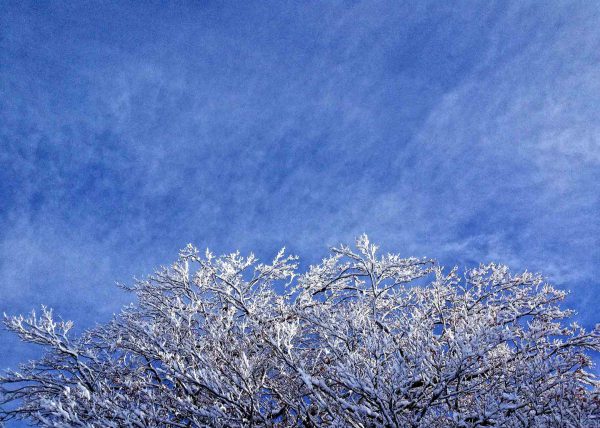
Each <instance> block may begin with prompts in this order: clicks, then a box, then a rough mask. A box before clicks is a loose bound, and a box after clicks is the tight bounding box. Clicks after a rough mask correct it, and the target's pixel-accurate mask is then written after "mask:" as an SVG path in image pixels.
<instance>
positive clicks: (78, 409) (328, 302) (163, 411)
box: [0, 236, 600, 427]
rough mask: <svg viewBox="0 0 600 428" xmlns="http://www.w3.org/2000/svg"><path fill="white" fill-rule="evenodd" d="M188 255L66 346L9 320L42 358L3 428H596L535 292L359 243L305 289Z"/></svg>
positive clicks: (505, 275) (303, 282)
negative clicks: (29, 426)
mask: <svg viewBox="0 0 600 428" xmlns="http://www.w3.org/2000/svg"><path fill="white" fill-rule="evenodd" d="M297 269H298V267H297V258H296V257H293V256H287V255H285V253H284V251H283V250H282V251H280V252H279V254H278V255H277V256H276V257H275V259H274V260H273V261H272V262H271V263H269V264H260V263H258V261H257V259H256V258H255V257H254V256H253V255H250V256H248V257H242V256H241V255H240V254H239V253H233V254H230V255H226V256H221V257H215V256H213V254H211V253H210V252H209V251H207V252H206V254H205V255H203V256H202V255H200V254H199V253H198V251H197V250H196V249H195V248H193V247H191V246H188V247H187V248H186V249H185V250H183V251H182V252H181V253H180V256H179V259H178V260H177V262H175V263H174V264H173V265H172V266H170V267H169V268H162V269H160V270H159V271H157V272H156V273H155V274H154V275H152V276H150V277H149V278H148V279H146V280H142V281H137V282H136V283H135V284H134V285H132V286H131V287H128V288H129V290H131V292H133V293H135V295H136V296H137V303H136V304H132V305H130V306H128V307H126V308H124V309H123V311H122V312H121V313H120V314H119V315H118V316H115V317H114V319H113V320H112V321H111V322H109V323H107V324H106V325H102V326H99V327H96V328H94V329H92V330H89V331H87V332H86V333H85V334H83V335H82V336H81V337H77V338H73V337H71V336H70V335H69V330H70V329H71V327H72V324H71V323H70V322H62V321H56V320H55V319H54V318H53V315H52V312H51V311H50V310H48V309H46V308H43V309H42V312H41V314H39V315H37V314H35V313H32V314H31V315H30V316H28V317H23V316H11V317H6V318H5V324H6V326H7V328H8V329H9V330H11V331H13V332H15V333H16V334H18V335H19V336H20V337H21V339H22V340H24V341H26V342H32V343H37V344H40V345H42V346H44V347H45V348H46V350H47V352H46V354H45V356H44V357H43V358H41V359H40V360H38V361H32V362H30V363H28V364H24V365H22V366H21V367H20V370H19V371H14V372H12V371H11V372H7V373H5V374H4V375H3V376H1V377H0V403H2V406H3V407H2V410H0V420H4V421H8V420H12V419H25V420H28V421H29V422H31V423H34V424H37V425H41V426H52V427H79V426H81V427H209V426H210V427H241V426H248V427H250V426H255V427H286V426H306V427H320V426H332V427H486V426H498V427H590V426H600V394H599V391H600V389H599V386H600V385H599V384H598V382H597V380H596V379H595V377H594V375H593V374H591V373H590V371H589V370H590V367H591V364H592V363H591V358H590V354H591V353H592V352H594V351H598V350H600V330H599V329H598V328H596V330H594V331H593V332H586V331H585V330H584V329H582V328H581V327H580V326H578V325H577V324H568V321H567V319H568V318H569V316H571V315H572V312H571V311H569V310H564V309H561V307H560V306H559V304H560V302H561V301H562V300H563V299H564V297H565V293H564V292H562V291H559V290H557V289H555V288H553V287H552V286H550V285H548V284H546V283H544V281H543V279H542V278H541V277H540V276H539V275H534V274H531V273H528V272H526V273H523V274H520V275H514V274H511V273H510V272H509V270H508V269H507V268H506V267H505V266H500V265H496V264H490V265H482V266H480V267H479V268H476V269H472V270H468V271H466V272H465V274H464V275H459V274H458V272H457V270H456V269H454V270H451V271H449V272H444V271H443V270H442V269H441V268H439V267H438V266H436V264H435V263H434V262H432V261H431V260H423V259H416V258H401V257H399V256H398V255H394V254H387V255H383V256H379V255H378V254H377V247H376V246H374V245H372V244H371V243H370V242H369V241H368V239H367V237H366V236H362V237H360V238H359V239H358V240H357V243H356V248H355V249H351V248H349V247H347V246H340V247H338V248H333V249H332V252H331V254H330V256H329V257H328V258H326V259H324V260H323V261H322V263H320V264H319V265H316V266H311V267H310V268H309V269H308V271H307V272H305V273H303V274H298V273H297Z"/></svg>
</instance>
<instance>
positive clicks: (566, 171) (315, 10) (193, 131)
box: [0, 1, 600, 367]
mask: <svg viewBox="0 0 600 428" xmlns="http://www.w3.org/2000/svg"><path fill="white" fill-rule="evenodd" d="M66 3H75V5H68V4H66ZM145 3H146V4H145V5H144V6H141V3H139V2H137V4H134V3H130V4H129V3H127V2H121V1H120V2H115V3H114V4H110V3H108V2H104V3H103V4H102V5H100V3H86V4H84V3H83V2H54V3H50V2H45V1H42V2H31V3H27V2H8V1H7V2H3V4H2V7H1V9H2V10H1V11H0V312H2V311H5V312H8V313H19V312H25V311H29V310H30V309H32V308H35V307H38V306H39V305H40V304H42V303H45V304H47V305H49V306H51V307H54V308H55V311H56V312H57V313H59V314H61V315H62V316H63V317H65V318H69V319H74V320H75V321H76V322H77V323H78V324H79V325H80V326H82V327H86V326H91V325H93V324H94V323H96V322H102V321H104V320H106V319H108V318H109V317H110V316H111V315H112V313H113V312H117V311H118V310H119V308H120V307H121V305H122V304H124V303H125V302H128V301H129V300H130V298H131V297H130V296H127V295H124V294H122V292H121V291H120V290H118V289H117V288H116V287H115V286H114V282H115V281H120V282H126V283H127V282H131V278H132V277H133V276H134V275H138V276H143V275H145V274H146V273H150V271H151V270H152V269H153V268H154V267H155V266H157V265H159V264H166V263H169V262H170V261H172V260H174V258H175V257H176V255H177V251H178V249H180V248H182V247H183V246H184V245H185V244H187V243H188V242H192V243H194V244H196V245H197V246H199V247H201V248H204V247H207V246H209V247H210V248H211V249H213V250H214V251H215V252H217V253H221V252H225V251H230V250H234V249H238V248H239V249H241V250H242V251H250V250H253V251H255V252H257V254H258V255H259V256H262V257H271V256H272V255H273V254H274V253H275V252H276V250H277V249H278V248H279V247H281V246H282V245H286V246H287V247H288V248H289V249H290V250H291V251H292V252H294V253H296V254H299V255H300V256H302V257H303V258H304V259H305V260H307V261H309V262H314V261H317V260H318V259H320V258H321V257H322V256H324V255H325V254H326V250H327V246H329V245H332V244H337V243H339V242H349V241H352V239H353V238H354V237H355V236H357V235H358V234H360V233H362V232H366V233H368V234H369V235H370V237H371V238H372V239H373V240H374V241H376V242H379V243H380V244H382V247H383V249H384V250H390V251H397V252H400V253H401V254H403V255H406V256H413V255H414V256H429V257H434V258H438V259H439V260H441V262H442V263H443V264H446V265H453V264H456V263H460V264H472V263H476V262H479V261H482V262H489V261H496V262H501V263H506V264H508V265H510V266H511V267H513V268H514V269H515V270H521V269H525V268H528V269H529V270H533V271H541V272H543V273H545V274H546V275H548V277H549V278H550V280H551V281H552V282H553V283H555V284H556V285H558V286H560V287H563V288H568V289H571V290H573V294H572V295H571V296H570V298H569V301H570V303H571V304H572V305H573V306H574V307H575V308H576V309H577V310H578V312H579V314H578V319H579V320H580V321H581V322H583V323H584V324H585V325H587V326H591V325H592V324H593V323H594V322H596V321H598V319H599V317H598V305H599V304H600V280H599V278H600V253H599V248H600V216H599V214H598V213H599V212H600V184H599V183H600V117H599V116H600V2H593V1H590V2H565V1H564V2H535V3H527V2H523V1H519V2H514V3H510V2H505V1H502V2H498V3H494V2H488V1H480V2H460V3H458V4H453V5H452V6H449V3H447V2H433V3H427V2H407V3H406V4H402V3H400V2H379V1H369V2H319V3H317V2H314V3H313V2H281V1H274V2H230V3H228V4H227V5H224V4H222V3H221V2H218V3H217V2H214V3H213V2H194V3H192V2H190V3H183V2H180V3H178V5H177V6H175V5H174V4H170V5H160V4H159V3H149V2H145ZM34 355H36V351H35V350H32V349H31V348H29V347H26V346H22V345H19V344H18V343H17V341H16V340H15V339H13V338H12V337H11V336H9V335H8V334H7V333H5V332H1V333H0V367H8V366H15V365H16V363H17V362H18V361H20V360H22V359H24V358H28V357H31V356H34Z"/></svg>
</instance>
